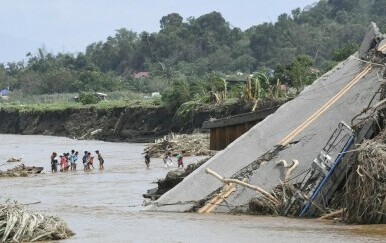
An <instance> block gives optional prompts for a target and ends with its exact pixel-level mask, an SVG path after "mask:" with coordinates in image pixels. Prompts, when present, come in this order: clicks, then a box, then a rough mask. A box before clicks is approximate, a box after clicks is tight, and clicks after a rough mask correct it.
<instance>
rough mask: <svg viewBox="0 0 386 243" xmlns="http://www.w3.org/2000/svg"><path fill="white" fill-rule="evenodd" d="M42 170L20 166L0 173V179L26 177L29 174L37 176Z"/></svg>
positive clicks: (41, 168) (40, 168)
mask: <svg viewBox="0 0 386 243" xmlns="http://www.w3.org/2000/svg"><path fill="white" fill-rule="evenodd" d="M43 169H44V167H35V166H25V165H24V164H21V165H18V166H15V167H14V168H12V169H9V170H6V171H0V177H27V176H28V175H29V174H39V173H41V172H42V171H43Z"/></svg>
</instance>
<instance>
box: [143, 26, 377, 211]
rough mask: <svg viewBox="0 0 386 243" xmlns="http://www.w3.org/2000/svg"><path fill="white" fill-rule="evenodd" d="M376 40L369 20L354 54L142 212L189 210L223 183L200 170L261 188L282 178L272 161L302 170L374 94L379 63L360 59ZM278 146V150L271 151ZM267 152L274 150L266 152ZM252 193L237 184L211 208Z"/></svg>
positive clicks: (230, 204)
mask: <svg viewBox="0 0 386 243" xmlns="http://www.w3.org/2000/svg"><path fill="white" fill-rule="evenodd" d="M376 38H378V40H379V39H380V38H381V36H380V33H379V32H378V31H377V28H376V26H375V24H372V26H371V27H370V29H369V32H368V33H367V35H366V37H365V39H364V41H363V43H362V46H361V49H360V51H359V54H358V53H357V54H356V56H355V57H354V56H352V57H350V58H348V59H347V60H346V61H344V62H342V63H340V64H339V65H338V66H336V67H335V68H334V69H333V70H331V71H329V72H328V73H326V74H325V75H323V76H322V77H320V78H319V79H318V80H316V81H315V82H314V83H313V84H312V85H310V86H309V87H307V88H306V89H304V90H303V92H301V94H300V95H299V96H298V97H296V98H295V99H293V100H292V101H289V102H287V103H286V104H284V105H282V106H281V107H280V108H279V109H278V110H277V111H276V112H275V113H274V114H272V115H270V116H268V117H267V118H266V119H264V120H263V121H262V122H260V123H258V124H257V125H256V126H254V127H253V128H251V130H249V131H248V132H247V133H245V134H243V135H242V136H241V137H239V138H238V139H237V140H235V141H234V142H233V143H231V144H230V145H229V146H228V147H227V148H226V149H224V150H222V151H220V152H219V153H217V154H216V155H215V156H214V157H213V158H211V159H210V160H209V161H207V162H206V163H205V164H204V165H203V166H201V167H200V168H198V169H197V170H196V171H194V172H193V173H192V174H191V175H189V176H188V177H187V178H185V179H184V180H183V181H182V182H181V183H180V184H179V185H177V186H176V187H175V188H173V189H172V190H170V191H168V192H167V193H166V194H164V195H163V196H162V197H161V198H159V199H158V200H157V201H156V202H155V203H154V204H152V205H150V206H148V207H147V210H152V211H154V210H156V211H179V212H183V211H189V210H191V209H192V207H194V206H195V205H196V203H197V202H198V201H200V200H203V199H205V198H207V197H208V196H210V195H211V194H213V193H214V192H215V191H216V190H218V189H219V188H221V187H222V186H223V184H222V183H221V182H220V181H218V180H217V179H216V178H214V177H213V176H211V175H208V174H206V173H205V169H206V168H210V169H211V170H213V171H215V172H217V173H219V174H220V175H222V176H224V177H234V178H244V177H248V178H249V180H250V183H251V184H253V185H258V186H260V187H262V188H264V189H265V190H267V191H270V190H272V189H273V188H274V187H275V186H277V185H278V184H280V181H279V178H280V179H281V180H282V181H283V180H284V174H283V168H282V167H277V166H275V162H276V161H277V160H280V159H284V160H287V161H291V160H292V159H297V160H299V162H300V166H299V167H298V168H297V170H296V171H295V172H294V174H297V173H298V172H301V171H304V170H306V169H308V168H309V167H310V165H311V163H312V161H313V159H314V158H315V157H316V156H317V155H318V153H319V152H320V150H321V149H322V147H323V146H324V145H325V143H326V141H327V140H328V139H329V137H330V136H331V134H332V132H333V131H334V130H335V128H336V126H337V124H338V123H339V122H340V121H345V122H347V123H350V121H351V119H352V118H353V117H354V116H355V115H357V114H359V113H360V112H361V111H362V110H363V109H364V108H366V107H367V106H368V105H369V102H370V101H371V99H372V98H373V96H374V95H375V94H376V93H377V91H378V89H379V87H380V85H381V83H382V81H383V80H382V77H383V71H384V70H383V67H381V66H380V65H372V64H369V63H366V62H364V61H361V60H360V59H362V58H364V57H365V56H366V55H368V50H369V49H370V48H374V46H373V45H374V40H375V39H376ZM374 102H377V99H374ZM278 145H281V146H279V147H281V148H282V149H276V150H275V148H278ZM273 150H275V152H274V153H272V154H269V153H268V154H267V152H269V151H273ZM268 155H270V156H268ZM262 161H263V163H261V162H262ZM256 196H257V194H256V192H254V191H252V190H250V189H247V188H244V187H237V189H236V191H235V193H233V194H232V195H231V196H230V197H229V198H228V199H227V201H226V203H223V204H222V206H220V207H218V208H217V209H216V210H217V211H221V212H228V211H229V210H231V209H233V208H235V207H237V206H243V205H246V204H247V203H248V201H249V200H250V199H251V198H253V197H256Z"/></svg>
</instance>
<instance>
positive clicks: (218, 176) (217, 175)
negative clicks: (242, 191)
mask: <svg viewBox="0 0 386 243" xmlns="http://www.w3.org/2000/svg"><path fill="white" fill-rule="evenodd" d="M205 171H206V173H208V174H211V175H213V176H214V177H216V178H217V179H219V180H220V181H221V182H223V183H225V184H229V183H236V184H239V185H242V186H245V187H247V188H250V189H252V190H254V191H256V192H257V193H260V194H261V195H263V197H265V198H267V199H268V200H269V201H271V202H272V203H274V204H275V205H278V204H279V203H280V202H279V200H277V198H275V197H274V196H272V195H271V194H269V193H268V192H267V191H265V190H264V189H262V188H260V187H258V186H254V185H251V184H248V183H246V182H244V181H240V180H237V179H227V178H224V177H222V176H220V175H219V174H217V173H216V172H214V171H213V170H211V169H209V168H206V169H205Z"/></svg>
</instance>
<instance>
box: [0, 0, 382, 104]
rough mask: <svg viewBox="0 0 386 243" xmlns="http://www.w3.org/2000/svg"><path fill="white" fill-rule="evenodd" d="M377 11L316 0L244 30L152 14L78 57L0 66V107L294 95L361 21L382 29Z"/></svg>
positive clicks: (344, 48)
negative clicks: (151, 29) (155, 27)
mask: <svg viewBox="0 0 386 243" xmlns="http://www.w3.org/2000/svg"><path fill="white" fill-rule="evenodd" d="M385 11H386V0H321V1H319V2H317V3H315V4H313V5H311V6H309V7H307V8H305V9H303V10H301V9H299V8H298V9H294V10H292V12H291V14H286V13H284V14H281V15H280V16H279V17H278V19H277V21H276V22H275V23H263V24H259V25H256V26H252V27H251V28H249V29H247V30H245V31H242V30H241V29H239V28H237V27H231V25H230V24H229V23H228V22H227V21H226V20H225V19H224V18H223V16H222V15H221V13H218V12H211V13H208V14H205V15H202V16H200V17H198V18H194V17H191V18H188V19H186V20H183V18H182V17H181V16H180V15H179V14H178V13H171V14H169V15H167V16H164V17H162V18H161V20H160V26H161V30H160V31H159V32H157V33H148V32H142V33H135V32H133V31H130V30H127V29H125V28H122V29H119V30H117V31H116V33H115V35H114V36H109V37H107V39H106V41H100V42H97V43H92V44H90V45H89V46H87V48H86V50H85V52H83V53H78V54H71V53H59V54H52V53H47V52H46V50H45V49H44V48H40V49H39V50H38V51H37V53H36V54H31V53H28V54H27V59H28V60H27V61H26V62H15V63H7V64H0V89H3V88H6V87H9V88H10V90H11V91H13V93H12V97H11V98H10V99H9V101H7V102H4V101H3V102H1V103H0V106H2V107H3V106H12V105H13V106H17V105H20V104H23V105H27V103H28V102H29V103H31V104H35V105H34V106H38V107H40V106H46V105H45V103H50V106H53V105H54V104H53V103H58V105H57V106H60V107H68V106H81V105H80V103H76V102H74V101H73V99H72V98H73V97H68V98H67V99H64V98H63V99H62V100H61V101H59V100H57V101H53V100H52V99H51V98H50V95H53V94H58V95H56V97H59V96H60V95H62V94H63V95H64V94H69V93H71V94H79V93H82V94H87V93H90V94H92V93H94V92H104V93H114V92H131V93H137V94H138V96H139V97H133V96H130V95H129V96H127V97H124V98H122V97H120V98H119V97H113V96H110V95H109V98H108V99H109V101H102V102H99V103H98V104H93V103H95V102H97V100H94V98H95V97H94V96H92V95H87V96H85V97H83V98H82V99H81V102H82V103H83V104H85V105H95V106H98V107H99V106H109V105H118V104H124V105H127V104H129V102H130V104H138V102H139V103H143V104H153V105H160V104H161V102H162V104H164V105H166V106H167V107H169V108H170V109H172V110H177V109H178V108H179V107H180V106H181V104H183V103H184V102H187V101H195V102H201V103H207V102H224V101H226V99H228V98H243V99H252V100H259V99H264V98H268V97H271V98H279V97H285V96H286V95H288V93H286V91H283V90H282V88H281V87H282V85H286V86H287V87H289V88H290V89H291V90H294V91H295V93H296V92H299V91H301V90H302V89H303V87H304V86H306V85H309V84H311V83H312V82H313V81H314V80H315V79H316V78H317V77H318V76H319V75H320V74H321V73H324V72H325V71H327V70H329V69H330V68H331V67H333V66H334V65H335V64H336V63H337V62H339V61H341V60H344V59H345V58H347V57H348V56H350V55H351V54H353V52H355V51H356V50H357V49H358V46H359V42H360V41H361V40H362V38H363V35H364V33H365V31H366V29H367V27H368V26H369V24H370V22H371V21H374V22H376V23H377V24H378V25H379V26H380V27H381V29H382V30H386V28H385V23H386V15H384V12H385ZM250 75H251V76H250ZM226 80H234V81H244V83H240V82H239V83H230V82H228V81H226ZM247 80H248V81H247ZM287 90H288V89H287ZM152 92H160V93H161V94H162V100H160V99H159V98H158V99H151V100H152V101H149V99H145V98H144V96H149V97H150V96H151V95H150V93H152ZM15 94H20V97H18V98H15V97H14V96H15ZM144 94H145V95H144ZM16 96H17V95H16ZM32 97H38V98H36V99H35V98H32ZM43 97H46V98H44V99H47V100H49V101H47V102H46V101H45V100H41V99H42V98H43ZM79 98H81V97H79ZM39 99H40V100H39ZM193 103H194V102H193ZM190 104H191V103H190ZM47 106H48V105H47ZM187 106H188V105H187ZM188 107H191V105H189V106H188ZM181 109H183V107H181Z"/></svg>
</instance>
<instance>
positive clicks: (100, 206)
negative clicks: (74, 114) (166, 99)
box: [0, 134, 386, 242]
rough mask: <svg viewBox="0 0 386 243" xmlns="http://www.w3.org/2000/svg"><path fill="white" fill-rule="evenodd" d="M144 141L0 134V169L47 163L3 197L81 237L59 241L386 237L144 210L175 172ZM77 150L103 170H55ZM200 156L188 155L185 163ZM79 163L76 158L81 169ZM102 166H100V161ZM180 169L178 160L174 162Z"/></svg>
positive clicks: (381, 230) (354, 229)
mask: <svg viewBox="0 0 386 243" xmlns="http://www.w3.org/2000/svg"><path fill="white" fill-rule="evenodd" d="M143 148H144V145H142V144H131V143H108V142H101V141H77V140H72V139H67V138H61V137H50V136H22V135H1V134H0V170H5V169H7V168H11V166H13V165H16V164H18V163H12V164H11V163H6V162H5V161H6V160H7V159H9V158H11V157H22V161H23V163H25V164H26V165H31V166H44V167H45V171H44V174H40V175H36V176H31V177H27V178H10V179H5V178H0V201H1V202H4V201H5V200H7V199H11V200H15V201H18V202H20V203H33V202H38V201H40V203H38V204H34V205H30V206H29V208H30V209H31V210H33V211H39V212H41V213H45V214H53V215H57V216H59V217H61V218H62V219H64V220H65V221H66V222H67V223H68V225H69V226H70V228H71V229H72V230H73V231H74V232H75V233H76V235H75V236H74V237H72V238H70V239H68V240H63V241H61V242H268V241H269V242H386V226H385V225H370V226H347V225H341V224H335V223H333V222H331V221H318V220H314V219H291V218H282V217H261V216H245V215H213V214H209V215H200V214H193V213H159V212H157V213H155V212H144V211H142V209H143V208H142V206H141V205H142V202H143V198H142V194H143V193H144V192H146V190H147V189H149V188H152V187H155V186H156V184H154V181H156V180H157V179H158V178H162V177H164V176H165V174H166V173H167V171H168V170H169V169H167V168H164V167H163V162H162V161H161V159H152V160H151V164H150V169H146V168H145V163H144V159H143V156H142V155H141V152H142V151H143ZM71 149H75V150H78V151H79V152H80V153H81V154H82V153H83V151H85V150H87V151H95V150H97V149H99V150H100V151H101V153H102V155H103V156H104V157H105V170H103V171H99V170H98V169H97V167H98V166H96V169H95V170H94V171H92V172H83V171H82V170H81V169H78V170H77V171H76V172H65V173H55V174H52V173H51V172H50V155H51V153H52V152H53V151H56V152H58V153H63V152H69V151H70V150H71ZM198 159H200V158H198V157H190V158H186V163H191V162H195V161H197V160H198ZM79 164H80V165H81V163H79V161H78V167H81V166H79ZM95 164H96V165H97V164H98V163H95ZM175 166H176V163H174V165H173V167H175Z"/></svg>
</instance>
